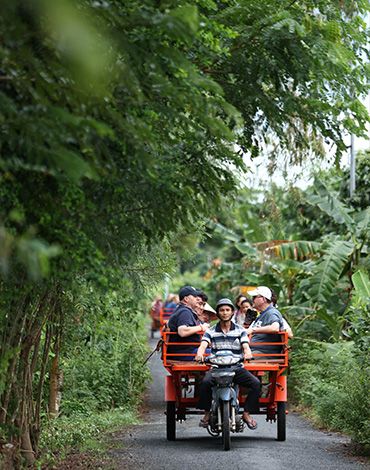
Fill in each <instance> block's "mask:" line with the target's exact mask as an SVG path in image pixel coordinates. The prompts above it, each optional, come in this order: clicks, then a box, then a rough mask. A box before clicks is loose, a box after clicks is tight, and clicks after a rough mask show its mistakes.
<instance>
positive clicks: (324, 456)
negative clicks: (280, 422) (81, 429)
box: [113, 339, 369, 470]
mask: <svg viewBox="0 0 370 470" xmlns="http://www.w3.org/2000/svg"><path fill="white" fill-rule="evenodd" d="M156 342H157V339H155V340H151V347H152V349H153V348H154V346H155V344H156ZM150 367H151V371H152V376H153V382H152V383H151V386H150V389H149V391H148V395H147V403H146V408H147V411H146V413H145V415H144V422H143V423H142V424H140V425H137V426H133V427H131V428H130V429H129V430H128V431H127V432H123V433H119V434H117V435H116V436H115V440H116V443H115V444H116V446H115V447H116V449H115V450H114V452H113V453H114V459H115V460H116V461H117V469H119V470H131V469H135V470H137V469H150V470H162V469H163V470H167V469H168V470H177V469H179V470H180V469H181V470H187V469H189V470H198V469H199V470H200V469H202V470H207V469H211V470H225V469H228V470H239V469H240V470H246V469H248V468H250V469H253V470H256V469H263V470H270V469H271V470H287V469H288V470H291V469H293V470H294V469H297V470H298V469H299V470H312V469H314V470H321V469H322V470H365V469H366V468H369V466H367V465H366V463H364V462H361V461H359V460H358V459H356V458H354V457H351V456H350V455H348V454H346V445H347V444H348V439H347V438H345V437H343V436H340V435H338V434H335V433H329V432H322V431H319V430H316V429H314V428H312V426H311V425H310V424H309V423H308V422H307V421H306V420H305V419H304V418H302V417H301V416H300V415H299V414H298V413H294V412H291V413H289V414H288V416H287V440H286V441H285V442H278V441H276V440H275V438H276V424H271V423H267V422H266V421H265V417H264V416H263V415H259V416H256V419H257V421H258V429H257V430H255V431H251V430H249V429H248V428H246V429H245V430H244V432H243V433H241V434H232V438H231V450H230V451H228V452H225V451H223V450H222V446H221V438H214V437H211V436H210V435H209V434H208V433H207V431H206V430H205V429H202V428H199V426H198V422H199V417H198V416H190V417H189V418H188V419H187V420H186V421H185V422H184V423H181V424H179V423H178V424H177V429H176V432H177V434H176V441H174V442H169V441H167V440H166V420H165V418H166V417H165V415H164V409H165V404H164V401H163V397H164V376H165V375H166V371H165V369H164V368H163V366H162V362H161V359H160V357H159V355H157V356H153V357H152V359H151V360H150Z"/></svg>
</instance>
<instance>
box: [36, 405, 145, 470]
mask: <svg viewBox="0 0 370 470" xmlns="http://www.w3.org/2000/svg"><path fill="white" fill-rule="evenodd" d="M137 422H138V418H137V414H136V411H135V410H133V409H132V408H129V409H128V408H127V409H116V410H114V411H105V412H100V413H91V412H86V413H83V414H80V413H77V412H76V413H75V414H74V415H73V416H61V417H60V418H58V419H53V420H48V419H46V418H44V420H43V426H42V432H41V436H40V455H41V457H40V459H39V461H38V464H39V468H41V467H42V466H43V465H45V464H46V463H47V464H51V463H55V462H56V461H58V460H61V459H63V458H64V457H65V456H66V455H67V454H68V453H70V452H71V451H72V450H79V451H85V450H93V451H94V452H95V451H99V450H104V449H105V446H104V443H103V436H104V433H106V432H108V431H109V432H114V431H116V430H118V429H120V428H121V427H122V426H124V425H128V424H134V423H137ZM42 468H45V467H42ZM48 468H49V467H48Z"/></svg>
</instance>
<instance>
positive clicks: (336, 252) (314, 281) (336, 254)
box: [308, 240, 355, 305]
mask: <svg viewBox="0 0 370 470" xmlns="http://www.w3.org/2000/svg"><path fill="white" fill-rule="evenodd" d="M354 248H355V247H354V245H353V244H352V243H351V242H348V241H343V240H335V241H334V242H333V243H332V244H331V245H330V246H329V247H328V248H327V249H326V250H325V252H324V256H323V257H322V259H321V260H320V261H319V262H318V263H317V264H316V265H315V266H314V267H313V270H314V275H313V276H312V277H311V279H309V287H308V294H309V296H310V298H311V300H312V301H313V302H314V303H315V304H316V305H322V304H325V303H326V302H327V300H328V298H329V297H330V295H331V293H332V292H333V290H334V288H335V286H336V283H337V282H338V279H339V277H340V275H341V274H342V271H343V268H344V266H345V264H346V263H347V262H348V258H349V257H350V255H351V254H352V253H353V250H354Z"/></svg>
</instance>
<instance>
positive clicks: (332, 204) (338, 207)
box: [305, 180, 355, 231]
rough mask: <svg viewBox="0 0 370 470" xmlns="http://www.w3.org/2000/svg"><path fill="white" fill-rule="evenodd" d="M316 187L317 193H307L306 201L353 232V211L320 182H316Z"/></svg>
mask: <svg viewBox="0 0 370 470" xmlns="http://www.w3.org/2000/svg"><path fill="white" fill-rule="evenodd" d="M314 187H315V190H316V193H307V194H306V195H305V199H306V201H307V202H308V203H309V204H311V205H313V206H317V207H319V208H320V209H321V210H322V211H323V212H325V213H326V214H327V215H328V216H329V217H331V218H332V219H334V220H335V222H337V223H338V224H344V225H346V226H347V228H348V229H349V230H350V231H353V228H354V225H355V221H354V220H353V218H352V216H351V210H350V209H349V208H348V207H347V206H346V205H345V204H343V203H342V201H340V200H339V198H338V197H337V196H336V195H335V194H334V193H332V192H331V191H329V189H328V188H327V187H326V186H325V185H324V184H323V183H321V182H320V181H318V180H315V185H314Z"/></svg>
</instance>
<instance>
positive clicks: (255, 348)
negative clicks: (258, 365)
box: [247, 286, 284, 359]
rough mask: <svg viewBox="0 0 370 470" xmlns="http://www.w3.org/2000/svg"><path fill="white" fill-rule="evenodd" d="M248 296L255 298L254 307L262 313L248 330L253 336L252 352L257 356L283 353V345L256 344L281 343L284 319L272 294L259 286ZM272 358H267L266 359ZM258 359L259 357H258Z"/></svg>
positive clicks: (264, 287)
mask: <svg viewBox="0 0 370 470" xmlns="http://www.w3.org/2000/svg"><path fill="white" fill-rule="evenodd" d="M248 294H249V295H250V296H251V297H252V298H253V306H254V307H255V308H256V309H257V310H258V311H259V312H261V313H260V314H259V316H258V317H257V318H256V320H255V321H254V322H253V323H252V324H251V326H250V327H249V328H248V329H247V333H248V335H250V334H252V335H253V336H252V340H251V343H252V344H251V350H252V353H257V354H273V353H281V345H276V346H274V345H258V344H256V343H280V342H281V336H280V335H278V334H271V333H279V331H282V330H284V327H283V317H282V316H281V313H280V312H279V310H278V309H277V308H275V307H274V306H273V304H272V301H271V299H272V292H271V290H270V289H269V288H268V287H266V286H258V287H256V289H254V290H252V291H249V292H248ZM269 357H270V358H272V357H273V356H266V357H265V358H264V359H268V358H269ZM256 358H258V356H257V357H256Z"/></svg>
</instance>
